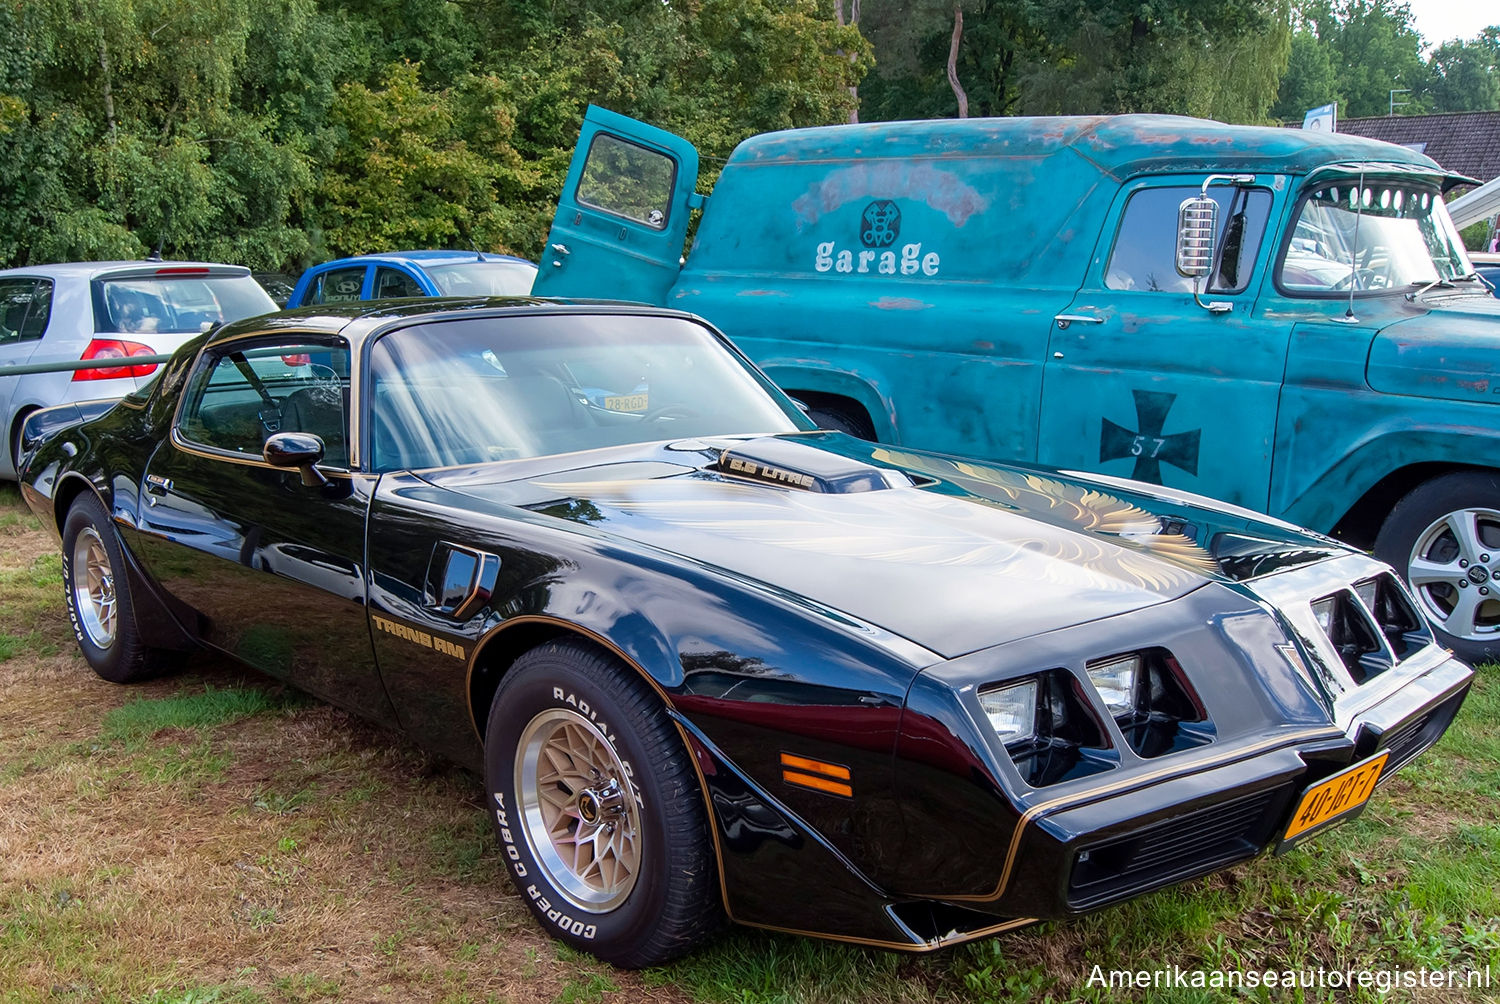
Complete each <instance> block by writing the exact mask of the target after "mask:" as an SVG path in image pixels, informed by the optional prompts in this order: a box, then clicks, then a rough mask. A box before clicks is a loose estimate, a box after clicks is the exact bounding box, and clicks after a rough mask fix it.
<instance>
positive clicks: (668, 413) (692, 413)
mask: <svg viewBox="0 0 1500 1004" xmlns="http://www.w3.org/2000/svg"><path fill="white" fill-rule="evenodd" d="M698 415H699V411H698V409H697V408H690V407H688V406H687V405H685V404H667V405H663V406H661V407H660V408H652V409H651V410H650V411H648V412H644V413H643V414H642V415H641V421H642V422H660V421H663V420H667V419H676V418H697V417H698Z"/></svg>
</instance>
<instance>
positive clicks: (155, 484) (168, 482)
mask: <svg viewBox="0 0 1500 1004" xmlns="http://www.w3.org/2000/svg"><path fill="white" fill-rule="evenodd" d="M171 490H172V479H171V478H164V477H162V476H161V475H160V474H147V475H146V491H147V492H148V493H149V494H151V495H165V494H166V493H167V492H169V491H171Z"/></svg>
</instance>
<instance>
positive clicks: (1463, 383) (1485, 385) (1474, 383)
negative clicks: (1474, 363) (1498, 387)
mask: <svg viewBox="0 0 1500 1004" xmlns="http://www.w3.org/2000/svg"><path fill="white" fill-rule="evenodd" d="M1458 385H1459V386H1460V387H1462V388H1463V389H1464V390H1472V391H1474V392H1475V393H1476V394H1484V393H1486V392H1487V391H1489V389H1490V382H1489V381H1488V380H1460V381H1458Z"/></svg>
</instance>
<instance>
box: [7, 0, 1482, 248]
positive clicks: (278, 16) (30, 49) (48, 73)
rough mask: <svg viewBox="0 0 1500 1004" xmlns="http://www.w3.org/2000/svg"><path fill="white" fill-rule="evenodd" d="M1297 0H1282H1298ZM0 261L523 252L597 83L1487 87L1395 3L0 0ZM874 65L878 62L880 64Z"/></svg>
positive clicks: (893, 109) (1113, 96) (785, 95)
mask: <svg viewBox="0 0 1500 1004" xmlns="http://www.w3.org/2000/svg"><path fill="white" fill-rule="evenodd" d="M1292 2H1297V3H1298V4H1299V6H1297V7H1296V8H1295V9H1293V8H1291V7H1289V6H1288V5H1289V4H1290V3H1292ZM0 37H4V38H5V39H6V40H7V45H6V46H4V47H3V48H0V265H15V264H24V263H27V262H37V261H46V260H65V259H84V258H113V257H137V256H141V255H144V254H146V253H148V252H149V251H151V250H153V249H160V251H161V252H162V253H163V254H164V255H166V256H169V257H201V258H208V259H215V260H227V261H235V262H241V263H244V264H247V265H251V266H254V267H259V268H268V269H273V268H289V269H294V268H297V267H299V266H301V265H303V264H306V263H307V262H309V261H311V260H314V259H322V258H325V257H329V256H333V255H341V254H347V253H353V252H359V251H375V250H383V249H392V248H395V247H399V246H430V247H442V246H447V247H464V248H467V247H479V248H481V249H484V250H506V251H513V252H516V253H520V254H525V255H530V256H535V255H536V254H537V253H538V252H539V250H540V249H541V247H542V244H543V242H544V240H545V239H546V234H547V229H548V225H549V223H550V220H551V214H552V207H553V206H554V204H555V202H556V199H557V196H558V193H559V190H560V188H561V185H562V181H563V178H564V176H565V173H566V171H567V167H568V162H569V159H570V156H571V154H572V148H573V144H574V141H575V140H576V138H577V135H578V127H579V123H580V121H581V120H582V117H583V114H584V110H585V109H586V108H587V106H588V105H589V104H590V103H595V104H599V105H603V106H605V107H608V108H611V109H613V110H615V111H619V112H622V113H625V114H627V115H632V116H635V117H637V118H641V119H644V120H646V121H649V122H651V123H653V124H655V125H658V126H661V127H664V128H666V129H670V130H672V131H674V132H677V133H679V134H681V135H683V136H685V137H687V138H688V139H689V140H690V141H692V142H693V143H694V144H695V145H696V146H697V147H698V149H699V150H700V152H701V153H702V155H703V162H702V163H703V173H704V175H705V177H704V179H703V182H702V184H703V185H707V184H711V182H712V180H713V177H714V174H715V173H716V171H717V165H718V164H720V163H722V160H723V158H724V157H726V156H727V155H728V154H729V151H730V150H732V149H733V147H734V145H735V144H736V143H737V142H739V141H740V140H741V139H743V138H744V137H746V136H748V135H751V134H753V133H757V132H764V131H768V130H774V129H786V128H794V127H799V126H808V125H819V124H825V123H834V122H844V121H854V120H857V119H859V118H864V119H866V120H871V119H894V118H926V117H936V116H953V115H956V114H958V111H959V101H960V95H961V96H962V99H963V101H964V102H965V103H966V104H967V108H968V113H969V114H971V115H976V116H977V115H1013V114H1028V113H1029V114H1060V113H1087V114H1099V113H1110V112H1131V111H1144V112H1176V113H1185V114H1193V115H1203V116H1209V117H1214V118H1221V119H1226V120H1230V121H1239V122H1257V121H1265V120H1267V119H1268V117H1277V118H1282V119H1289V120H1298V119H1300V118H1301V116H1302V114H1303V112H1304V111H1305V110H1306V109H1308V108H1311V107H1315V106H1317V105H1321V104H1324V103H1326V102H1328V101H1338V102H1339V103H1340V114H1341V115H1344V116H1349V115H1361V114H1382V113H1384V112H1385V111H1386V109H1387V107H1388V105H1389V91H1390V90H1391V89H1392V88H1410V90H1411V93H1410V96H1409V100H1410V101H1411V102H1412V104H1411V106H1410V109H1409V110H1412V111H1415V110H1420V109H1424V108H1432V109H1436V110H1440V111H1448V110H1454V111H1457V110H1467V109H1472V108H1496V107H1500V26H1497V27H1496V28H1492V29H1489V30H1488V31H1487V32H1485V33H1482V34H1481V35H1480V36H1478V37H1477V38H1474V39H1470V40H1466V41H1464V40H1449V41H1446V42H1444V43H1443V44H1442V45H1440V46H1438V47H1437V48H1435V49H1433V50H1431V53H1430V55H1429V56H1426V57H1424V55H1423V48H1422V46H1423V42H1422V40H1421V39H1420V38H1419V37H1418V35H1417V34H1416V32H1415V30H1414V28H1413V27H1412V21H1411V15H1410V11H1409V9H1408V8H1407V7H1406V6H1405V4H1404V3H1402V2H1400V0H1215V2H1214V3H1204V2H1202V0H831V2H830V0H575V2H572V3H559V2H557V0H259V2H257V3H253V4H247V3H244V2H243V0H0ZM872 68H873V72H871V71H872Z"/></svg>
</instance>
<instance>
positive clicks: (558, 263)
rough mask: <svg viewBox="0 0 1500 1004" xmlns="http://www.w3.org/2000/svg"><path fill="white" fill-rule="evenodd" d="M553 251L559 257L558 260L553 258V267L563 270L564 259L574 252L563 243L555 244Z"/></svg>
mask: <svg viewBox="0 0 1500 1004" xmlns="http://www.w3.org/2000/svg"><path fill="white" fill-rule="evenodd" d="M552 250H553V251H554V252H555V253H556V254H557V255H558V256H559V257H557V258H553V259H552V267H553V268H562V266H563V263H562V260H563V259H564V258H566V257H567V256H568V255H570V254H572V253H573V252H572V251H570V250H569V249H568V246H567V245H566V244H561V243H554V244H553V245H552Z"/></svg>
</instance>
